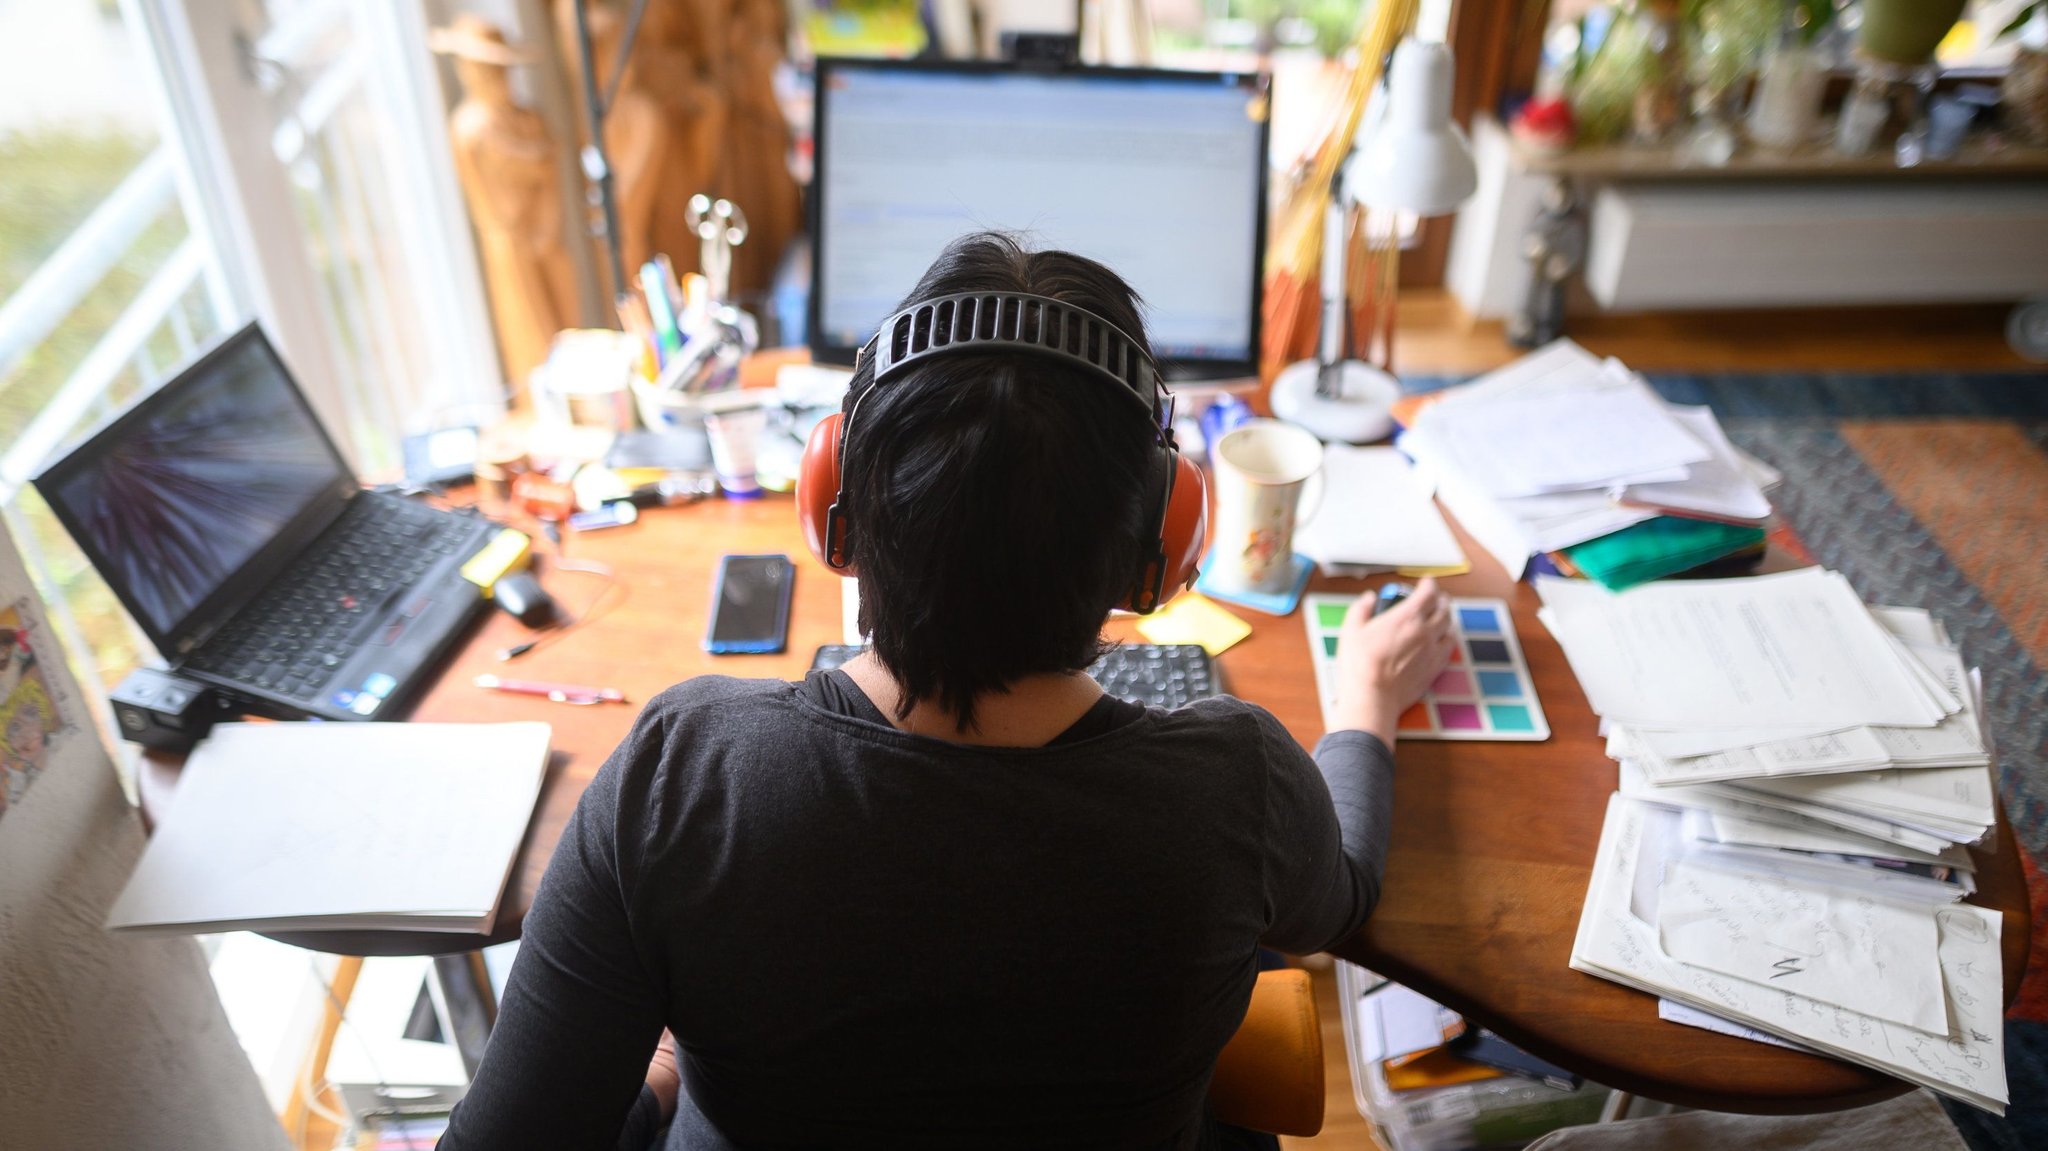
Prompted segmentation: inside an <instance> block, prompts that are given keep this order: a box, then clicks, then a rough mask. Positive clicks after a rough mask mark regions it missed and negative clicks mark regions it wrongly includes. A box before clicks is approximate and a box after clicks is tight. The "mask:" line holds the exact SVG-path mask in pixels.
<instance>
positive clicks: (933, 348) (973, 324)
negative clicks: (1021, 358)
mask: <svg viewBox="0 0 2048 1151" xmlns="http://www.w3.org/2000/svg"><path fill="white" fill-rule="evenodd" d="M1006 351H1014V352H1022V353H1024V354H1027V355H1033V356H1041V357H1045V358H1049V359H1053V360H1057V361H1059V362H1061V363H1064V364H1066V365H1067V366H1069V367H1075V368H1080V369H1081V370H1083V371H1085V372H1087V373H1089V374H1090V375H1094V376H1097V377H1100V378H1101V379H1103V380H1105V381H1106V382H1108V383H1111V384H1114V385H1115V386H1116V389H1117V391H1119V392H1121V393H1123V394H1124V395H1127V396H1129V397H1130V398H1131V400H1132V401H1133V402H1135V403H1136V404H1138V405H1139V407H1141V408H1142V409H1143V410H1144V412H1145V414H1146V415H1147V417H1148V418H1150V419H1151V421H1152V423H1153V427H1154V434H1155V436H1156V437H1157V441H1158V445H1159V446H1160V447H1161V448H1163V449H1164V465H1165V466H1164V467H1163V468H1162V469H1161V471H1162V473H1163V475H1162V477H1161V478H1160V479H1159V480H1158V482H1157V484H1156V485H1155V486H1157V487H1158V488H1160V489H1161V490H1159V491H1158V492H1157V493H1156V495H1154V497H1153V498H1155V499H1156V500H1157V501H1158V508H1157V514H1156V515H1154V516H1152V517H1150V518H1151V519H1152V521H1153V523H1154V526H1155V527H1156V528H1158V529H1159V530H1158V531H1156V532H1155V533H1154V543H1153V544H1152V546H1151V547H1150V548H1148V549H1147V550H1148V552H1149V553H1150V554H1148V556H1147V561H1148V563H1147V572H1148V573H1154V574H1152V578H1151V579H1150V581H1149V582H1151V583H1152V586H1151V587H1149V588H1140V589H1138V594H1137V596H1136V599H1137V600H1138V601H1139V602H1140V603H1144V604H1145V605H1146V606H1144V607H1143V608H1141V609H1140V610H1146V611H1149V610H1151V608H1150V605H1151V604H1154V603H1157V602H1158V599H1159V598H1160V593H1161V590H1162V589H1161V587H1160V586H1159V585H1160V583H1161V581H1162V579H1163V563H1164V556H1163V554H1162V553H1161V552H1160V544H1159V542H1158V539H1159V537H1161V536H1162V535H1163V533H1164V530H1165V521H1166V514H1167V508H1168V505H1169V502H1170V500H1171V496H1172V489H1173V484H1174V477H1175V470H1176V469H1175V461H1176V459H1177V456H1178V448H1177V446H1176V445H1175V443H1174V438H1173V397H1172V396H1171V395H1170V394H1168V393H1167V392H1166V390H1165V389H1164V388H1163V387H1162V386H1161V383H1160V379H1159V367H1158V365H1157V364H1155V363H1154V362H1153V360H1152V357H1151V356H1149V355H1147V354H1146V353H1145V351H1144V350H1143V349H1142V348H1140V347H1139V346H1138V344H1137V342H1136V341H1134V340H1133V339H1131V337H1130V336H1129V335H1127V334H1125V332H1124V331H1123V330H1122V329H1121V328H1118V327H1117V326H1116V325H1115V324H1112V323H1110V322H1109V321H1108V320H1105V319H1103V318H1102V317H1101V316H1098V315H1096V314H1095V313H1093V312H1090V311H1088V310H1087V309H1085V308H1078V307H1075V306H1074V305H1072V304H1067V303H1063V302H1061V301H1059V300H1055V299H1052V298H1050V297H1047V296H1039V295H1033V294H1030V293H1024V292H958V293H953V294H950V295H945V296H935V297H933V298H932V299H929V300H922V301H919V302H918V303H915V304H912V305H911V306H909V307H907V308H904V309H903V310H902V311H900V312H897V313H896V314H895V315H893V316H890V317H889V318H888V319H887V320H885V321H883V323H882V325H881V327H879V328H877V329H876V330H875V335H874V338H872V339H870V340H869V341H868V343H867V345H866V346H865V347H863V348H862V349H861V350H860V353H859V355H858V356H857V357H856V358H855V361H854V363H855V366H856V370H857V369H858V365H859V362H860V358H861V357H869V356H871V357H873V360H874V365H875V367H874V375H873V377H872V379H871V381H870V383H869V384H868V387H867V388H866V389H865V390H863V391H862V392H861V394H860V395H859V396H858V397H856V398H855V400H854V402H853V407H852V409H851V410H849V411H848V412H847V414H846V418H845V419H844V420H842V421H841V423H840V427H839V452H838V459H839V460H840V461H844V460H845V459H846V443H847V440H848V438H849V437H850V436H851V434H852V431H853V425H854V422H855V421H856V420H857V419H858V417H859V415H860V405H861V402H862V401H864V400H865V399H867V397H868V395H869V394H870V393H872V392H873V391H874V390H875V388H877V387H879V386H881V385H882V384H884V383H886V382H888V381H889V380H891V379H894V378H896V377H897V376H899V375H901V374H902V373H903V372H905V371H908V370H909V369H910V368H912V367H914V366H916V365H918V364H920V363H923V362H925V361H927V360H932V359H937V358H939V357H942V356H948V355H965V354H982V353H987V352H1006ZM839 504H840V500H839V496H838V494H837V493H835V494H834V497H833V500H832V505H831V507H830V508H829V509H828V510H827V512H826V515H825V531H824V536H823V538H824V539H825V540H826V541H828V545H827V548H828V550H827V555H826V562H827V563H828V564H830V565H831V566H834V567H844V566H845V565H846V561H845V559H844V557H843V555H842V554H841V553H839V552H838V550H837V547H836V546H835V545H836V542H837V541H839V540H841V539H843V538H844V537H843V535H842V519H843V516H842V513H841V511H840V507H839ZM835 561H836V562H835ZM1141 582H1144V581H1141Z"/></svg>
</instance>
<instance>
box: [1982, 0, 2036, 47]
mask: <svg viewBox="0 0 2048 1151" xmlns="http://www.w3.org/2000/svg"><path fill="white" fill-rule="evenodd" d="M2040 10H2041V0H2036V2H2035V3H2032V4H2028V5H2026V6H2024V7H2022V8H2021V9H2020V10H2019V14H2018V15H2016V16H2014V17H2013V18H2012V23H2010V24H2007V25H2006V26H2005V27H2003V28H2000V29H1999V30H1998V35H1996V36H1993V37H1992V39H1993V40H2003V39H2005V38H2006V37H2007V36H2011V35H2013V34H2014V33H2016V32H2018V31H2019V30H2020V29H2022V28H2024V27H2026V26H2027V21H2029V20H2032V19H2033V18H2034V13H2036V12H2039V11H2040Z"/></svg>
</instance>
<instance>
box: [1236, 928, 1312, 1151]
mask: <svg viewBox="0 0 2048 1151" xmlns="http://www.w3.org/2000/svg"><path fill="white" fill-rule="evenodd" d="M1209 1106H1210V1109H1211V1110H1213V1111H1214V1112H1215V1114H1216V1118H1217V1120H1218V1121H1220V1122H1223V1123H1228V1124H1231V1125H1232V1126H1235V1127H1245V1128H1249V1129H1251V1130H1253V1131H1265V1132H1268V1133H1270V1134H1274V1135H1302V1136H1306V1135H1314V1134H1316V1133H1317V1132H1319V1131H1321V1130H1322V1129H1323V1029H1322V1021H1321V1020H1320V1019H1319V1018H1318V1017H1317V1016H1316V997H1315V991H1314V989H1313V988H1312V987H1311V985H1310V982H1309V974H1308V972H1306V971H1302V970H1299V969H1293V968H1289V969H1284V970H1279V971H1261V972H1259V981H1258V984H1257V985H1256V986H1254V987H1253V988H1252V1002H1251V1006H1250V1007H1248V1008H1246V1009H1245V1013H1244V1022H1243V1023H1240V1024H1238V1027H1237V1033H1236V1034H1235V1035H1232V1036H1231V1037H1230V1042H1229V1043H1226V1044H1224V1046H1223V1052H1222V1054H1220V1055H1218V1056H1217V1057H1216V1077H1215V1078H1214V1079H1213V1080H1211V1081H1210V1084H1209Z"/></svg>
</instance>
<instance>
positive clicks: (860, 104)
mask: <svg viewBox="0 0 2048 1151" xmlns="http://www.w3.org/2000/svg"><path fill="white" fill-rule="evenodd" d="M1269 97H1270V93H1269V81H1268V78H1267V77H1266V76H1265V75H1264V74H1262V73H1257V72H1172V71H1158V70H1151V69H1142V70H1141V69H1122V68H1066V69H1038V68H1020V67H1016V66H1009V65H992V64H972V63H925V62H906V61H886V60H837V59H821V60H819V61H818V64H817V105H816V107H817V121H816V122H817V171H816V178H815V179H814V181H813V183H812V205H811V207H812V216H811V302H810V323H809V328H810V346H811V354H812V356H813V357H814V358H815V359H817V360H818V361H819V362H820V363H836V364H849V363H852V362H853V357H854V353H855V351H856V350H857V349H858V348H859V347H860V346H861V345H862V344H864V343H866V342H867V340H868V338H869V337H870V336H871V335H873V333H874V331H875V328H876V327H877V326H878V325H880V324H881V322H882V321H883V320H884V319H886V318H887V317H888V315H889V313H890V311H891V310H892V309H893V308H895V307H896V305H897V304H898V302H899V301H901V300H902V299H903V297H904V296H905V295H907V294H908V293H909V292H910V290H911V289H912V288H914V287H915V286H916V285H917V280H918V277H919V276H920V275H922V274H923V273H924V271H925V269H926V268H928V267H930V266H931V262H932V260H933V259H934V258H936V257H937V256H938V254H939V252H940V251H941V250H942V249H943V248H944V247H945V246H946V245H947V244H948V243H950V242H951V241H953V240H954V239H956V238H958V237H960V236H961V235H964V234H966V233H968V232H974V231H980V230H984V229H1000V230H1004V231H1011V232H1016V233H1019V234H1021V235H1023V236H1024V237H1025V239H1026V240H1027V241H1028V242H1029V243H1030V244H1031V246H1032V247H1034V248H1063V249H1065V250H1067V251H1071V252H1075V253H1078V254H1080V255H1084V256H1088V257H1090V258H1092V259H1096V260H1100V261H1101V262H1102V263H1104V264H1106V265H1108V266H1109V267H1110V268H1111V269H1113V270H1115V271H1116V272H1117V273H1118V274H1120V275H1121V276H1123V277H1124V279H1126V280H1128V281H1130V283H1131V285H1132V286H1133V287H1134V288H1136V289H1137V291H1138V294H1139V295H1140V296H1141V297H1143V299H1144V301H1145V318H1146V327H1147V331H1148V332H1149V334H1150V335H1151V338H1152V346H1153V350H1154V352H1155V353H1156V355H1157V357H1158V359H1159V360H1160V362H1161V367H1162V369H1163V370H1164V371H1165V372H1166V373H1167V375H1168V376H1169V377H1174V378H1218V377H1226V376H1242V375H1251V374H1253V373H1254V372H1255V371H1256V370H1257V360H1258V349H1259V307H1260V286H1261V281H1262V279H1263V273H1264V253H1265V219H1266V140H1267V115H1266V113H1267V108H1268V106H1269Z"/></svg>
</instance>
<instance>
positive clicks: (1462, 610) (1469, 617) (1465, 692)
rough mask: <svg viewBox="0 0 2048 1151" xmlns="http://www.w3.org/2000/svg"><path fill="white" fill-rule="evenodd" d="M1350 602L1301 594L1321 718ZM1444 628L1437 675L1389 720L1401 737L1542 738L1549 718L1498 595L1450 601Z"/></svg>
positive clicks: (1330, 699)
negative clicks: (1447, 652)
mask: <svg viewBox="0 0 2048 1151" xmlns="http://www.w3.org/2000/svg"><path fill="white" fill-rule="evenodd" d="M1352 600H1353V597H1351V596H1333V595H1312V596H1308V597H1306V599H1305V600H1304V603H1306V604H1307V606H1308V610H1307V611H1306V612H1304V613H1303V615H1304V617H1305V622H1306V623H1307V625H1308V628H1307V631H1308V642H1309V652H1310V654H1311V656H1312V657H1313V659H1314V663H1315V669H1316V687H1317V689H1318V690H1319V691H1321V693H1322V699H1323V715H1324V720H1325V722H1326V723H1327V722H1328V720H1329V709H1330V707H1331V706H1332V705H1333V704H1334V702H1335V699H1336V664H1337V659H1336V657H1337V633H1338V632H1339V631H1340V630H1342V628H1343V626H1344V613H1345V610H1346V609H1347V608H1349V607H1350V605H1351V603H1352ZM1451 630H1452V633H1453V637H1454V638H1455V640H1456V644H1455V646H1454V647H1453V648H1452V651H1451V660H1450V666H1449V667H1446V668H1445V669H1444V670H1443V671H1442V672H1440V673H1438V675H1437V677H1436V679H1435V680H1433V681H1432V682H1431V683H1430V685H1429V690H1428V692H1426V693H1425V694H1424V695H1423V697H1422V700H1421V702H1419V703H1417V704H1415V705H1414V706H1413V707H1410V708H1409V709H1408V710H1407V711H1405V712H1402V713H1401V718H1400V719H1399V720H1398V721H1396V723H1395V730H1396V731H1398V732H1399V733H1400V735H1401V738H1402V739H1483V740H1541V739H1549V738H1550V724H1549V723H1548V721H1546V720H1545V719H1544V717H1543V704H1542V701H1541V700H1539V699H1538V698H1537V696H1536V683H1535V681H1534V680H1533V679H1531V678H1530V676H1529V665H1528V663H1527V662H1526V661H1525V660H1524V659H1523V658H1522V647H1521V643H1520V641H1519V640H1518V639H1517V638H1516V636H1515V625H1514V616H1513V614H1512V613H1510V612H1509V610H1508V605H1507V603H1506V601H1504V600H1497V599H1453V600H1452V601H1451Z"/></svg>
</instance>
